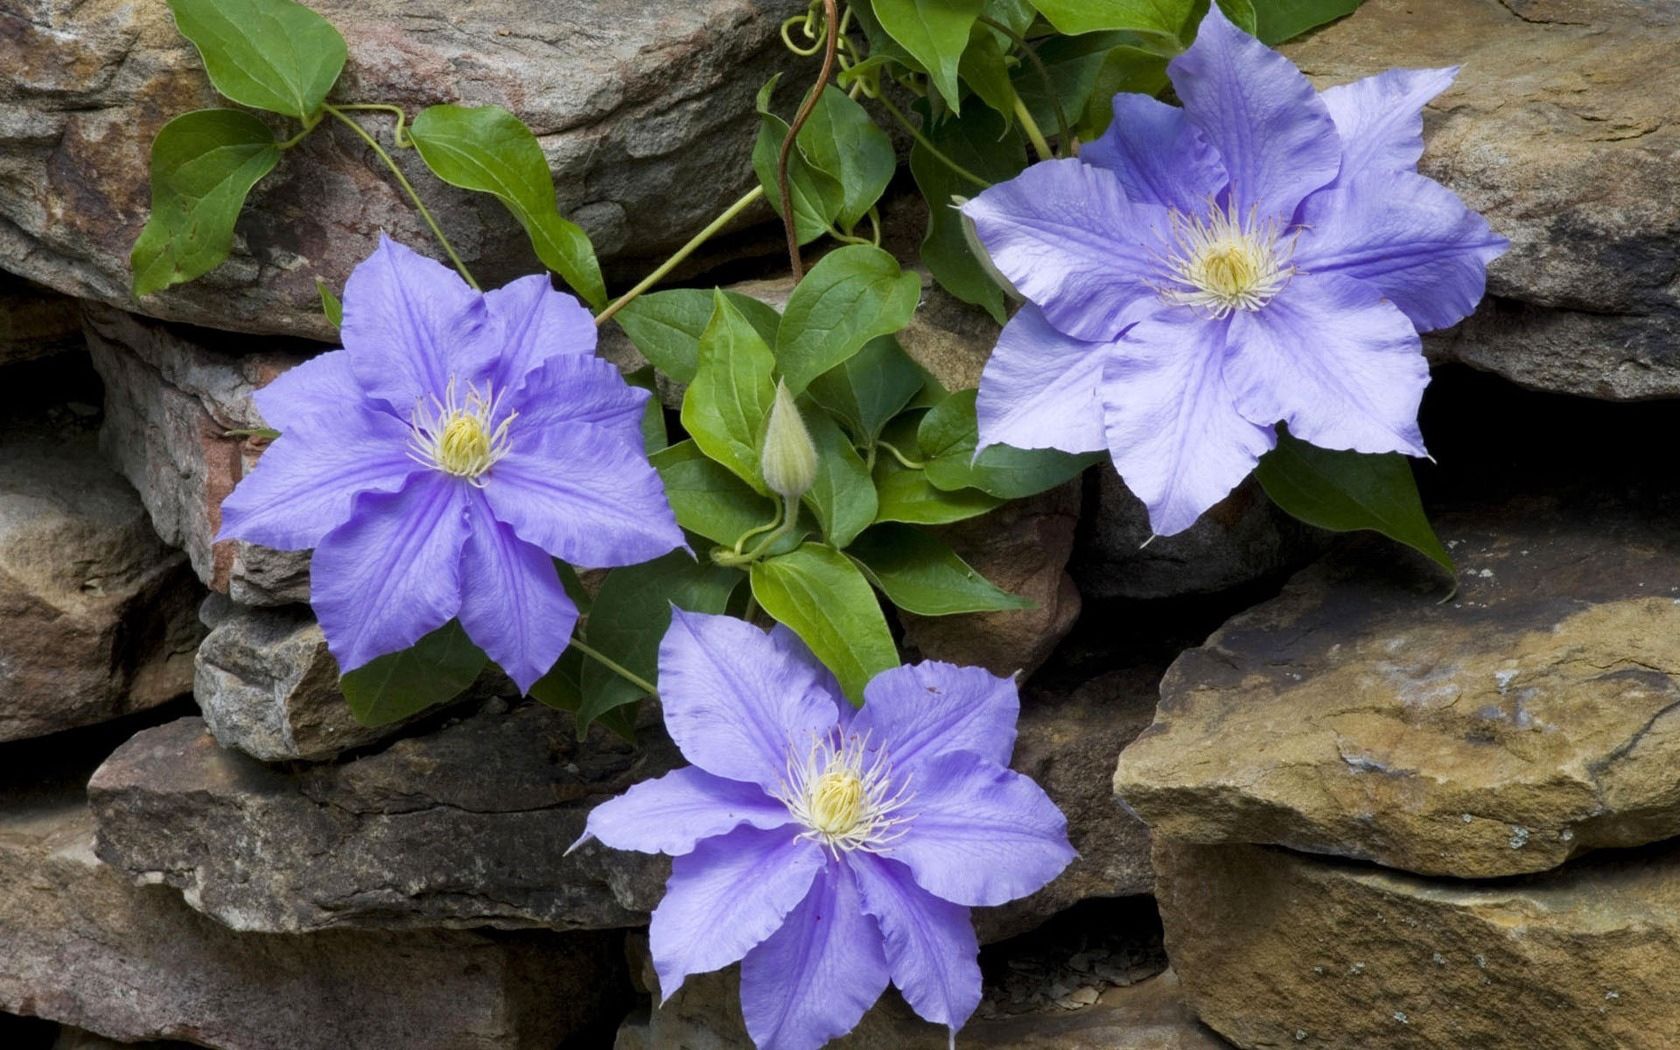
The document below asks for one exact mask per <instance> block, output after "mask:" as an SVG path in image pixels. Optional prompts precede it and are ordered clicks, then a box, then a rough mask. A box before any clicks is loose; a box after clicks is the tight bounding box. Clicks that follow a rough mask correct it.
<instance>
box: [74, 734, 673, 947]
mask: <svg viewBox="0 0 1680 1050" xmlns="http://www.w3.org/2000/svg"><path fill="white" fill-rule="evenodd" d="M643 736H644V739H645V744H644V746H643V747H642V748H640V749H635V750H633V749H632V748H631V747H630V746H629V745H627V744H624V743H622V742H620V741H617V740H615V739H613V738H609V737H607V736H606V735H605V734H604V733H603V732H601V731H600V730H596V731H595V732H594V733H593V734H591V736H590V739H589V743H588V744H587V745H585V746H580V745H579V744H578V742H577V738H576V733H575V731H574V729H573V724H572V721H571V719H570V718H569V717H568V716H565V715H562V714H560V713H559V712H556V711H552V710H549V709H548V708H545V707H542V706H540V705H537V704H524V705H521V706H519V707H516V708H514V709H513V710H511V711H508V710H506V708H505V705H502V704H500V702H498V701H492V702H490V703H489V704H487V705H486V709H485V710H484V711H482V712H481V713H479V714H477V715H475V716H474V717H472V718H468V719H465V720H463V721H459V722H457V723H455V724H453V725H449V726H447V727H445V728H442V729H440V730H438V731H436V732H434V733H430V734H428V735H425V736H420V737H413V738H410V739H405V740H399V741H396V742H395V743H393V744H391V745H390V746H389V747H387V748H386V749H385V750H383V751H380V752H378V753H375V754H371V755H366V756H364V757H361V758H357V759H355V760H354V761H350V762H346V763H343V764H339V765H314V766H307V767H302V768H300V769H297V770H294V771H290V772H287V771H281V770H277V769H273V768H270V767H267V766H264V765H262V764H261V763H258V762H255V761H253V760H251V759H250V758H247V757H246V756H244V755H241V754H238V753H237V752H232V751H225V750H223V749H222V748H220V747H218V746H217V745H216V742H215V740H214V738H212V737H211V736H210V734H209V733H207V732H205V729H204V723H203V722H202V721H201V720H199V719H196V718H185V719H181V720H179V721H177V722H173V723H171V724H169V725H166V726H160V727H158V728H156V729H151V730H147V731H146V732H143V733H140V734H139V735H137V736H135V737H134V738H133V739H132V740H130V741H129V742H128V743H127V744H125V745H123V746H122V747H121V748H119V749H118V750H117V751H116V753H115V754H113V755H112V756H111V757H110V758H109V759H107V760H106V762H105V764H104V765H103V766H101V767H100V769H99V771H98V772H97V773H96V774H95V775H94V777H93V780H92V781H91V783H90V784H89V785H88V791H89V800H90V803H91V805H92V807H93V810H94V813H95V815H96V817H97V819H98V822H99V847H98V848H99V855H100V857H101V858H103V859H104V860H105V861H107V862H108V863H110V864H112V865H114V866H116V867H118V868H120V869H122V870H124V871H126V872H128V873H129V874H131V875H135V876H141V877H147V878H161V879H162V880H163V881H165V882H167V883H169V884H171V885H174V886H177V887H179V888H181V889H182V890H183V892H184V894H185V896H186V899H187V901H188V902H189V903H190V904H192V905H193V907H195V908H197V909H199V910H200V911H203V912H205V913H206V914H208V915H211V916H214V917H215V918H217V919H219V920H221V921H222V922H224V923H226V924H227V925H229V926H231V927H233V928H234V929H239V930H258V931H265V932H274V931H278V932H295V931H308V930H320V929H326V928H329V927H388V928H404V927H437V926H458V927H466V926H498V927H533V926H548V927H554V928H559V929H581V928H597V927H612V926H628V925H634V924H637V923H639V922H645V921H646V913H647V912H648V911H649V910H651V909H652V907H653V905H654V904H655V903H656V902H657V901H658V899H659V897H660V895H661V893H662V890H663V886H664V879H665V873H666V870H667V864H666V862H664V861H663V860H662V859H660V858H651V857H645V856H643V855H641V854H635V853H620V852H618V851H616V850H608V849H605V848H604V847H601V846H599V845H591V846H586V847H584V848H582V849H579V850H578V851H577V852H576V853H573V854H572V855H571V856H569V857H568V856H565V853H566V849H567V848H568V847H569V846H571V844H572V843H573V842H574V841H576V839H577V838H578V836H579V835H580V834H581V833H582V831H583V824H584V819H585V817H586V815H587V814H588V812H589V809H590V807H591V805H592V804H594V803H595V802H598V801H600V800H601V799H602V798H603V797H604V796H606V795H610V794H616V793H618V792H620V791H622V790H624V788H625V787H627V786H628V785H629V783H630V782H631V781H633V780H639V779H643V778H646V777H650V776H657V775H659V774H661V773H663V772H664V771H665V770H666V769H668V768H669V767H670V766H671V765H672V764H673V756H674V749H672V748H670V747H669V745H667V744H664V743H663V739H662V737H661V736H659V734H657V732H644V734H643Z"/></svg>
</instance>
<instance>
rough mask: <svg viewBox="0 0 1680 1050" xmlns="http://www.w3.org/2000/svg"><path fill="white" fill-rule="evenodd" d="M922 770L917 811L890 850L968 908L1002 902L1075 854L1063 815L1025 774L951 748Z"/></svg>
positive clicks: (932, 889)
mask: <svg viewBox="0 0 1680 1050" xmlns="http://www.w3.org/2000/svg"><path fill="white" fill-rule="evenodd" d="M919 773H920V774H921V775H920V776H919V777H918V780H917V785H916V798H915V802H914V807H913V808H914V813H915V817H914V819H912V820H911V822H910V825H909V832H908V834H906V835H905V836H904V838H902V839H901V840H899V841H898V842H897V843H896V844H894V846H893V848H892V852H891V853H890V854H889V856H890V857H891V859H893V860H895V861H898V862H900V863H902V864H904V865H905V866H906V867H908V868H909V869H910V872H911V874H912V875H913V876H915V879H916V884H917V885H918V886H920V887H921V888H922V889H924V890H927V891H928V892H929V893H932V894H934V895H935V896H938V897H943V898H944V899H945V900H948V901H951V902H952V903H954V904H966V905H969V906H971V907H978V906H981V905H992V904H1002V903H1004V902H1005V901H1012V900H1015V899H1016V898H1017V897H1025V896H1026V895H1027V894H1029V893H1032V892H1034V891H1035V890H1037V889H1039V888H1040V887H1042V886H1043V885H1045V884H1046V883H1048V882H1049V881H1050V880H1051V879H1053V878H1055V877H1056V876H1057V875H1060V874H1061V873H1062V869H1064V868H1066V867H1067V866H1068V865H1069V864H1070V863H1072V861H1073V859H1074V857H1075V856H1077V854H1076V853H1074V851H1073V847H1072V846H1071V845H1069V844H1068V840H1067V818H1066V817H1064V816H1062V812H1061V810H1059V809H1057V808H1056V804H1055V803H1054V802H1051V801H1050V797H1049V796H1048V795H1046V794H1045V793H1044V791H1043V789H1042V788H1040V787H1039V786H1038V785H1037V784H1035V783H1033V782H1032V781H1031V780H1030V779H1028V778H1027V777H1024V776H1022V775H1021V774H1019V773H1016V772H1013V771H1011V770H1008V769H1005V768H1003V767H1002V766H1000V765H998V764H997V763H995V762H990V761H987V760H986V759H984V758H981V757H980V756H979V755H976V754H974V753H973V752H970V751H948V752H946V753H945V754H943V755H940V756H938V757H936V758H932V759H930V760H928V761H927V762H926V763H924V764H923V765H922V766H921V769H920V770H919Z"/></svg>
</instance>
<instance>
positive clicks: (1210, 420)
mask: <svg viewBox="0 0 1680 1050" xmlns="http://www.w3.org/2000/svg"><path fill="white" fill-rule="evenodd" d="M1217 6H1218V5H1215V8H1217ZM1227 327H1228V319H1227V320H1225V321H1215V320H1211V319H1209V318H1208V317H1206V316H1205V315H1203V314H1202V313H1201V311H1199V310H1197V309H1195V308H1192V307H1183V306H1176V307H1164V308H1162V309H1161V310H1160V311H1159V312H1158V313H1157V314H1156V315H1155V316H1154V317H1152V318H1150V319H1149V320H1147V321H1144V322H1143V323H1141V324H1139V325H1138V326H1137V327H1136V328H1134V329H1133V330H1132V332H1131V333H1130V334H1129V335H1128V336H1127V338H1126V340H1125V341H1124V342H1122V343H1120V344H1119V346H1118V347H1117V352H1116V353H1114V354H1113V355H1111V356H1110V358H1109V361H1108V366H1107V368H1106V369H1105V371H1104V373H1103V395H1104V402H1105V404H1106V407H1107V419H1108V447H1109V454H1110V455H1111V456H1112V457H1113V459H1114V466H1115V467H1116V468H1117V469H1118V470H1119V471H1120V476H1121V477H1122V478H1124V479H1125V482H1126V485H1127V487H1128V488H1130V489H1131V490H1132V492H1133V493H1135V494H1136V495H1137V497H1138V498H1139V499H1141V500H1143V502H1144V504H1145V505H1146V506H1147V507H1148V508H1149V525H1150V528H1152V529H1153V530H1154V531H1155V534H1156V535H1158V536H1171V535H1173V534H1174V533H1177V532H1183V531H1184V530H1185V529H1187V528H1189V527H1190V526H1191V525H1193V524H1195V521H1196V519H1197V518H1199V517H1201V515H1202V512H1203V511H1205V510H1207V509H1208V508H1209V507H1211V506H1213V505H1214V504H1215V503H1218V502H1219V501H1220V500H1222V499H1224V498H1225V497H1226V496H1227V495H1229V494H1230V492H1231V490H1232V489H1233V488H1236V486H1237V483H1238V482H1240V481H1242V479H1243V478H1245V477H1247V476H1248V474H1249V472H1250V471H1252V470H1253V469H1254V465H1255V464H1256V463H1258V462H1259V461H1260V457H1261V456H1262V455H1264V454H1265V453H1266V452H1267V451H1268V450H1269V449H1271V448H1272V446H1273V445H1275V444H1277V435H1276V433H1274V432H1273V429H1272V428H1271V427H1267V426H1259V425H1257V424H1255V423H1253V422H1252V421H1250V420H1249V419H1247V418H1245V417H1244V416H1243V415H1242V414H1241V413H1240V412H1238V411H1237V407H1236V398H1235V396H1234V395H1233V393H1232V391H1231V389H1230V387H1229V386H1228V384H1227V382H1226V379H1225V374H1224V367H1225V352H1226V350H1225V342H1226V329H1227Z"/></svg>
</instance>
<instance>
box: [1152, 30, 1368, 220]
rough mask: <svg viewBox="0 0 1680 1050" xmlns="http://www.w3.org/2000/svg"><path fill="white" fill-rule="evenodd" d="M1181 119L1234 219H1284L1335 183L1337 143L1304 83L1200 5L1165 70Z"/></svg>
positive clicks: (1332, 128) (1320, 106)
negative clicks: (1197, 134)
mask: <svg viewBox="0 0 1680 1050" xmlns="http://www.w3.org/2000/svg"><path fill="white" fill-rule="evenodd" d="M1167 76H1168V77H1170V78H1171V79H1172V83H1173V87H1174V88H1175V89H1176V90H1177V91H1178V97H1179V98H1181V99H1183V100H1184V112H1185V115H1186V116H1187V117H1188V118H1189V120H1190V121H1191V123H1193V124H1195V125H1196V126H1197V127H1198V128H1200V129H1201V130H1202V134H1204V135H1206V136H1207V140H1208V141H1209V142H1210V143H1212V144H1213V148H1214V149H1215V150H1217V151H1218V152H1219V159H1220V161H1221V162H1222V163H1223V164H1224V165H1225V171H1226V173H1227V174H1228V175H1229V176H1230V179H1231V182H1230V196H1231V199H1232V201H1234V203H1235V204H1236V205H1237V210H1238V211H1239V213H1241V214H1247V212H1248V210H1249V209H1250V208H1254V209H1256V210H1257V214H1258V215H1259V216H1260V217H1261V218H1262V219H1269V218H1280V219H1288V217H1289V216H1291V215H1293V214H1294V212H1295V206H1296V205H1297V204H1299V203H1301V200H1302V198H1304V197H1305V196H1306V195H1307V194H1309V193H1311V192H1312V191H1313V190H1316V189H1318V188H1319V187H1320V186H1323V185H1324V184H1325V183H1327V182H1329V181H1330V180H1331V179H1333V178H1335V177H1336V172H1337V170H1338V169H1339V168H1340V167H1341V162H1342V157H1341V152H1342V150H1341V140H1340V139H1339V138H1338V137H1337V136H1336V125H1335V124H1334V123H1333V122H1332V121H1331V120H1330V111H1329V110H1328V109H1326V108H1325V105H1324V102H1323V101H1322V100H1321V99H1320V98H1319V97H1318V92H1316V91H1314V90H1313V86H1312V83H1311V82H1310V81H1308V80H1307V78H1306V77H1305V76H1303V75H1302V74H1301V71H1300V70H1298V69H1296V68H1295V66H1294V64H1293V63H1292V62H1290V61H1289V60H1288V59H1287V58H1284V57H1283V56H1282V55H1280V54H1278V53H1277V52H1276V51H1273V50H1272V49H1271V48H1269V47H1267V46H1266V45H1265V44H1262V43H1261V42H1260V41H1258V40H1256V39H1254V38H1253V37H1251V36H1249V35H1248V34H1247V33H1245V32H1243V31H1242V30H1241V29H1238V28H1237V27H1236V26H1235V25H1232V24H1231V20H1230V19H1228V18H1226V17H1225V14H1224V12H1222V11H1221V10H1220V9H1219V5H1218V4H1210V5H1209V6H1208V13H1207V17H1206V18H1204V19H1202V25H1201V28H1200V29H1199V30H1198V31H1197V33H1196V42H1195V43H1194V44H1192V45H1191V46H1190V49H1189V50H1187V51H1185V52H1184V53H1183V54H1182V55H1179V56H1178V57H1177V58H1175V59H1173V60H1172V61H1171V62H1170V63H1168V65H1167Z"/></svg>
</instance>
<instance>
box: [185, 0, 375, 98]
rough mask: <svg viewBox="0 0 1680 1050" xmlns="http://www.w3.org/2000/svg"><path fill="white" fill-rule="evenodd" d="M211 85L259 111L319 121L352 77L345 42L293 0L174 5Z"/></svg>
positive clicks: (192, 0)
mask: <svg viewBox="0 0 1680 1050" xmlns="http://www.w3.org/2000/svg"><path fill="white" fill-rule="evenodd" d="M169 10H170V11H171V12H173V13H174V15H175V24H176V25H177V26H179V27H180V30H181V35H182V36H185V37H186V38H187V39H188V40H191V41H192V42H193V45H194V46H195V47H197V48H198V53H199V55H200V56H201V57H202V58H203V59H204V68H205V71H206V72H208V73H209V74H210V83H211V84H213V85H215V88H216V90H217V91H220V92H221V93H222V94H223V95H224V96H226V97H227V98H230V99H232V100H233V101H235V102H238V103H239V104H241V105H245V106H251V107H252V108H254V109H266V110H268V111H269V112H271V113H283V114H285V115H286V116H288V117H296V118H297V119H299V120H303V121H313V119H314V118H315V116H316V114H317V113H318V112H319V111H320V109H321V103H322V101H324V100H325V99H326V97H327V92H329V91H331V90H332V86H333V84H334V83H335V82H336V81H337V80H338V74H339V73H340V72H341V71H342V70H343V69H344V58H345V48H344V38H343V37H342V36H340V35H339V34H338V30H336V29H334V28H333V27H332V24H331V23H330V22H328V21H327V20H326V19H324V18H322V17H321V16H320V15H318V14H316V13H315V12H313V11H311V10H310V9H309V8H307V7H305V6H303V5H302V4H297V3H293V2H292V0H169Z"/></svg>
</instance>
